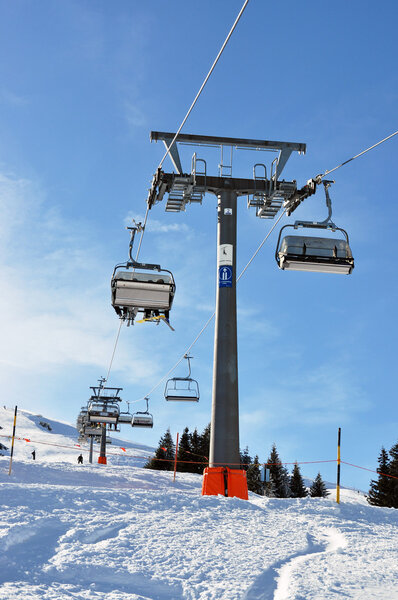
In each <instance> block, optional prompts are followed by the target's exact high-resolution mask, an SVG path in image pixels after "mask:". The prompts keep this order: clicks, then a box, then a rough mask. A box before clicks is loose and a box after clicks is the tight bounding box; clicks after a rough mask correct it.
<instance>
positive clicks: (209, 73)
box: [159, 0, 249, 169]
mask: <svg viewBox="0 0 398 600" xmlns="http://www.w3.org/2000/svg"><path fill="white" fill-rule="evenodd" d="M248 3H249V0H245V2H244V4H243V6H242V8H241V9H240V12H239V14H238V16H237V17H236V19H235V23H234V24H233V25H232V27H231V30H230V32H229V34H228V35H227V37H226V39H225V41H224V43H223V45H222V46H221V50H220V51H219V53H218V54H217V57H216V59H215V61H214V62H213V64H212V66H211V68H210V71H209V72H208V73H207V75H206V78H205V80H204V81H203V83H202V85H201V86H200V89H199V91H198V93H197V94H196V96H195V99H194V101H193V102H192V104H191V106H190V107H189V110H188V112H187V114H186V115H185V117H184V119H183V121H182V123H181V125H180V126H179V128H178V130H177V133H176V134H175V135H174V137H173V139H172V141H171V144H170V146H169V147H168V148H167V150H166V152H165V154H164V156H163V158H162V160H161V161H160V163H159V169H160V168H161V166H162V165H163V163H164V161H165V159H166V157H167V155H168V154H170V150H171V148H172V146H174V144H175V141H176V139H177V137H178V134H179V133H180V131H181V129H182V128H183V127H184V125H185V122H186V120H187V119H188V117H189V115H190V114H191V112H192V109H193V107H194V106H195V104H196V102H197V101H198V99H199V96H200V95H201V93H202V91H203V88H204V87H205V85H206V83H207V82H208V80H209V78H210V75H211V74H212V72H213V71H214V68H215V66H216V64H217V63H218V61H219V59H220V57H221V54H222V53H223V52H224V49H225V46H226V45H227V44H228V42H229V39H230V37H231V35H232V34H233V32H234V30H235V28H236V26H237V24H238V22H239V20H240V18H241V16H242V15H243V11H244V10H245V8H246V6H247V5H248Z"/></svg>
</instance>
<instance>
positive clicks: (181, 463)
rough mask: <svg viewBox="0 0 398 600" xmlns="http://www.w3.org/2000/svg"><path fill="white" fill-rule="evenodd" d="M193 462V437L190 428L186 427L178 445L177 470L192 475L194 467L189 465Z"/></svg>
mask: <svg viewBox="0 0 398 600" xmlns="http://www.w3.org/2000/svg"><path fill="white" fill-rule="evenodd" d="M192 460H193V459H192V451H191V436H190V434H189V429H188V427H185V429H184V432H183V434H182V436H181V438H180V442H179V444H178V452H177V470H178V471H181V472H183V473H192V472H193V471H192V467H193V466H194V465H190V464H189V463H190V462H192Z"/></svg>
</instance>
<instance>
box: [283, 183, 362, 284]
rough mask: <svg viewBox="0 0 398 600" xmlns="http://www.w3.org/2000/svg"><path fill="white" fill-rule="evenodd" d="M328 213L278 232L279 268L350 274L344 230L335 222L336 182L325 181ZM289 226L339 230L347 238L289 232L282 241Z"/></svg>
mask: <svg viewBox="0 0 398 600" xmlns="http://www.w3.org/2000/svg"><path fill="white" fill-rule="evenodd" d="M322 183H323V186H324V190H325V196H326V206H327V209H328V216H327V217H326V219H325V220H324V221H296V222H295V223H294V224H293V225H291V224H289V225H285V226H284V227H282V229H281V230H280V232H279V237H278V243H277V245H276V251H275V258H276V262H277V263H278V266H279V268H280V269H284V270H291V271H314V272H316V273H339V274H342V275H349V274H350V273H351V272H352V270H353V268H354V259H353V257H352V252H351V248H350V245H349V240H348V234H347V232H346V231H345V229H341V227H336V225H335V224H334V223H333V222H332V220H331V218H332V201H331V199H330V196H329V187H330V185H331V184H332V183H333V181H326V180H324V181H323V182H322ZM286 227H293V228H294V229H295V230H297V229H298V228H301V227H303V228H306V229H317V230H322V231H325V230H329V231H332V232H333V233H334V232H336V231H340V232H341V233H342V234H343V236H344V238H345V239H341V238H340V239H336V238H330V237H315V236H309V235H287V236H285V237H284V238H283V239H282V241H281V235H282V231H283V230H284V229H286Z"/></svg>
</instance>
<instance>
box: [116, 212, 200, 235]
mask: <svg viewBox="0 0 398 600" xmlns="http://www.w3.org/2000/svg"><path fill="white" fill-rule="evenodd" d="M133 221H135V222H136V223H144V221H145V216H144V215H140V214H136V213H128V215H127V216H126V217H125V218H124V224H125V226H126V227H131V226H132V225H133ZM145 231H146V232H151V233H170V232H182V233H187V234H188V233H190V231H191V230H190V228H189V227H188V225H186V224H185V223H164V222H162V221H160V220H159V219H153V218H152V217H151V213H149V216H148V219H147V224H146V228H145Z"/></svg>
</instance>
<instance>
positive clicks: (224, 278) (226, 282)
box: [218, 265, 233, 288]
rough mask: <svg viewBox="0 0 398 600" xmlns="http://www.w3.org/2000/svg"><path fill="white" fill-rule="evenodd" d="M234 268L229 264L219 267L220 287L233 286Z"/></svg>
mask: <svg viewBox="0 0 398 600" xmlns="http://www.w3.org/2000/svg"><path fill="white" fill-rule="evenodd" d="M232 268H233V267H232V266H229V265H224V266H222V267H219V268H218V287H220V288H221V287H232Z"/></svg>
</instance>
